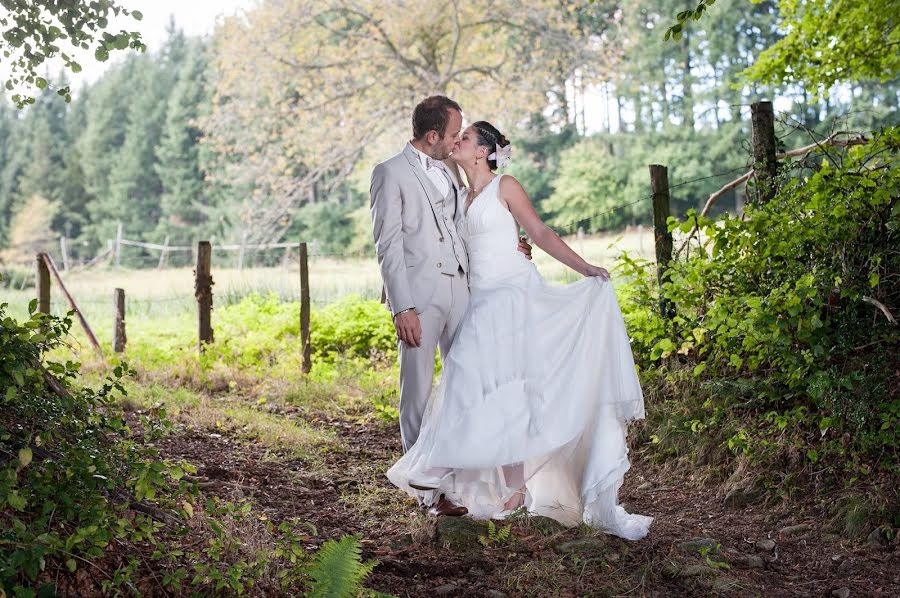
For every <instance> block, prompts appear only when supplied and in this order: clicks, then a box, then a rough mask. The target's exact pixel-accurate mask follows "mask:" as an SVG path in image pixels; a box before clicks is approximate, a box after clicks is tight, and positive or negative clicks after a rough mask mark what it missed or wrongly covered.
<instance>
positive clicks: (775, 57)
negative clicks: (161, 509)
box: [664, 0, 900, 95]
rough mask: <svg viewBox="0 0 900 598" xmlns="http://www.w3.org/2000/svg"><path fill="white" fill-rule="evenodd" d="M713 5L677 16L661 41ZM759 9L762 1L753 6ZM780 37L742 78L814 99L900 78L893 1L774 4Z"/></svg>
mask: <svg viewBox="0 0 900 598" xmlns="http://www.w3.org/2000/svg"><path fill="white" fill-rule="evenodd" d="M715 2H716V0H700V2H699V3H698V4H697V7H696V8H694V9H689V10H685V11H682V12H679V13H678V14H677V15H676V16H675V19H676V20H677V23H675V24H674V25H672V26H671V27H669V28H668V29H667V30H666V33H665V36H664V38H665V40H666V41H669V40H672V41H678V40H679V39H681V36H682V34H683V33H684V31H685V28H686V27H687V25H688V22H689V21H691V20H693V21H697V20H699V19H700V18H701V17H703V15H704V14H705V13H707V12H709V9H710V7H712V5H713V4H715ZM751 2H753V3H754V4H759V3H760V2H762V0H751ZM778 12H779V13H780V15H781V23H780V25H779V30H780V32H781V34H782V37H781V38H780V39H779V40H778V41H777V42H775V43H774V44H773V45H772V46H770V47H769V48H766V49H765V50H764V51H763V52H762V53H761V54H760V55H759V57H758V58H757V60H756V62H755V63H754V64H753V65H752V66H751V67H750V68H748V69H747V70H745V71H744V72H743V73H741V75H742V76H743V77H744V78H745V79H749V80H751V81H756V82H758V83H764V84H769V85H784V84H799V85H803V86H804V87H805V88H806V89H807V90H808V91H810V92H812V93H813V94H814V95H820V94H826V95H827V91H828V89H829V88H830V87H831V86H832V85H835V84H837V83H849V82H855V81H867V80H868V81H881V82H885V81H889V80H891V79H893V78H895V77H896V76H897V74H898V73H900V19H897V2H896V0H868V1H867V2H858V1H857V0H778Z"/></svg>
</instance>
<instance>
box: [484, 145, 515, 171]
mask: <svg viewBox="0 0 900 598" xmlns="http://www.w3.org/2000/svg"><path fill="white" fill-rule="evenodd" d="M496 147H497V151H495V152H494V153H493V154H491V155H490V156H488V160H496V161H497V168H506V167H507V166H509V160H510V158H512V144H511V143H510V144H507V146H506V147H500V145H499V144H498V145H497V146H496Z"/></svg>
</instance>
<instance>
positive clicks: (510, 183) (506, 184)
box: [500, 174, 528, 200]
mask: <svg viewBox="0 0 900 598" xmlns="http://www.w3.org/2000/svg"><path fill="white" fill-rule="evenodd" d="M500 176H501V179H500V195H501V196H502V197H503V198H504V199H507V200H508V199H513V200H515V199H516V198H519V197H525V198H527V197H528V194H527V193H526V192H525V188H524V187H522V183H520V182H519V180H518V179H517V178H516V177H514V176H512V175H511V174H502V175H500Z"/></svg>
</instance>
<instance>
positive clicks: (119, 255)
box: [116, 222, 122, 268]
mask: <svg viewBox="0 0 900 598" xmlns="http://www.w3.org/2000/svg"><path fill="white" fill-rule="evenodd" d="M121 259H122V223H121V222H119V223H118V224H117V225H116V268H118V267H119V263H120V262H121Z"/></svg>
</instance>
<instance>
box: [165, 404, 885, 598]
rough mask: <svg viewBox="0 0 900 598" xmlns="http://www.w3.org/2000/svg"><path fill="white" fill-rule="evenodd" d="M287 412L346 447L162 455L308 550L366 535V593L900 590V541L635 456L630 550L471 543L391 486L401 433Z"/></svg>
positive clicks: (537, 537) (538, 531)
mask: <svg viewBox="0 0 900 598" xmlns="http://www.w3.org/2000/svg"><path fill="white" fill-rule="evenodd" d="M284 416H285V417H304V418H305V419H306V420H307V421H308V422H310V423H312V424H313V425H314V426H315V427H317V428H320V429H326V430H330V431H331V432H333V433H335V434H336V438H337V442H336V443H335V444H334V446H329V447H324V448H323V450H322V452H321V453H320V454H319V455H317V456H315V457H314V458H312V459H304V460H301V459H291V458H286V457H283V456H279V455H277V454H273V453H272V452H271V451H270V450H269V449H268V448H267V447H266V446H265V445H264V444H261V443H258V442H257V443H254V442H248V441H246V440H242V439H238V438H236V437H234V436H231V435H228V434H224V435H223V434H220V433H215V432H210V431H208V430H203V429H199V428H196V427H191V426H184V425H182V426H180V427H179V429H178V430H177V431H176V432H175V433H174V434H172V435H170V436H169V437H167V438H166V439H165V440H164V441H162V442H160V443H159V447H160V449H161V450H162V451H163V455H164V456H165V457H167V458H183V459H185V460H187V461H189V462H191V463H193V464H194V465H196V466H197V468H198V476H200V477H201V478H203V479H204V480H205V483H204V491H205V492H207V493H210V494H216V495H220V496H223V497H228V498H235V497H239V496H244V497H248V498H250V499H251V500H252V501H253V502H254V504H255V505H256V507H257V508H258V509H259V510H260V511H262V512H263V513H265V514H266V515H267V516H268V517H269V518H270V519H272V520H273V521H280V520H286V519H290V518H299V519H300V520H302V521H306V522H310V523H312V524H313V525H315V527H316V530H317V533H318V535H316V536H313V537H312V538H311V539H310V543H309V548H311V549H312V548H313V547H315V546H316V545H318V544H320V543H321V542H323V541H324V540H325V539H327V538H336V537H340V536H341V535H344V534H353V533H358V534H361V535H362V536H363V538H364V547H365V553H366V554H365V556H366V558H374V559H377V560H378V561H379V562H380V564H379V565H378V567H377V568H376V569H375V571H374V573H373V574H372V575H371V576H370V578H369V579H368V582H367V585H368V587H371V588H374V589H377V590H380V591H383V592H388V593H391V594H394V595H396V596H403V597H405V596H421V595H425V594H426V593H427V594H428V595H438V596H478V597H483V596H488V597H495V598H500V597H501V596H504V595H505V596H641V595H644V596H666V597H673V596H698V595H723V596H766V597H777V596H785V597H788V596H790V597H795V596H897V595H900V551H898V550H897V548H898V540H897V539H895V540H894V541H893V542H892V543H890V544H888V545H883V546H879V545H874V544H870V543H867V542H865V541H859V540H855V541H849V540H846V539H842V538H840V537H838V536H836V535H833V534H828V533H827V529H826V527H827V526H826V522H825V518H824V517H823V516H822V515H821V514H820V513H817V512H815V511H813V510H804V509H803V508H802V505H797V504H792V505H777V506H771V505H770V506H763V505H753V506H747V507H743V508H725V507H723V506H722V501H721V499H720V498H717V497H716V496H715V489H710V488H704V487H702V486H701V485H700V484H698V483H696V482H695V481H694V480H692V479H691V475H690V472H679V473H672V472H668V473H667V472H666V471H665V470H664V469H662V468H660V467H658V466H653V465H650V464H648V463H644V462H640V461H638V462H637V463H636V464H635V466H634V467H633V469H632V471H631V472H630V473H629V474H628V476H627V479H626V483H625V486H624V487H623V488H622V490H621V493H620V496H621V501H622V502H623V503H625V504H626V505H627V508H628V509H629V510H631V511H634V512H638V513H645V514H650V515H653V516H655V517H656V520H655V522H654V524H653V527H652V528H651V533H650V535H649V537H648V538H646V539H644V540H641V541H639V542H625V541H623V540H620V539H618V538H614V537H610V536H607V535H603V534H598V533H595V532H591V531H590V530H586V529H573V530H558V529H555V528H554V527H553V526H551V525H545V524H546V522H535V521H528V520H520V521H516V522H514V523H513V524H512V527H511V532H512V537H511V539H510V540H509V541H506V542H502V543H501V542H489V544H490V546H488V547H487V548H483V547H482V546H481V545H480V544H478V543H477V542H476V543H475V545H474V547H473V546H472V542H471V538H472V537H474V536H472V535H471V533H473V532H474V533H475V534H476V535H477V534H478V533H484V529H483V528H481V527H478V526H477V525H476V524H474V523H472V522H471V521H470V520H467V521H464V522H459V521H441V522H440V524H439V523H438V522H436V521H435V520H433V519H429V518H428V517H426V516H425V515H424V514H422V513H421V512H420V511H419V510H418V509H417V508H416V506H415V505H414V503H413V502H412V501H411V500H408V499H406V498H405V497H404V496H403V495H402V494H401V493H400V492H399V491H395V490H394V489H393V488H392V487H391V486H390V485H389V483H388V482H387V480H386V479H385V478H384V475H383V472H384V470H385V469H386V467H387V465H388V464H389V463H390V462H391V461H392V460H393V459H394V458H396V456H397V455H398V454H399V451H400V445H399V435H398V434H397V432H396V431H395V429H394V426H392V425H388V424H384V423H382V422H380V421H377V420H373V419H368V420H366V419H361V420H359V421H355V420H352V419H346V420H345V419H334V418H330V417H328V416H325V415H321V414H319V415H316V414H314V415H311V416H310V415H306V416H304V415H302V414H301V413H299V412H294V413H291V414H286V415H284ZM502 525H503V524H502V523H501V524H498V527H502ZM457 533H462V534H463V537H465V536H466V534H470V535H469V536H468V538H469V549H468V550H463V549H460V548H459V547H460V546H461V544H460V542H462V544H465V542H464V541H460V540H457V539H454V538H455V537H456V536H455V534H457ZM436 535H437V540H436V539H435V536H436ZM448 541H450V542H453V543H455V545H456V546H457V548H456V549H455V548H453V547H449V548H448V547H446V546H445V544H446V543H447V542H448Z"/></svg>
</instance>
